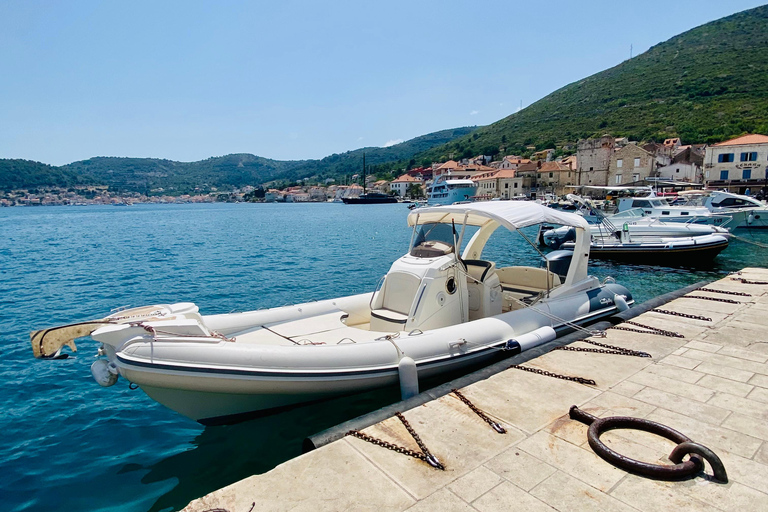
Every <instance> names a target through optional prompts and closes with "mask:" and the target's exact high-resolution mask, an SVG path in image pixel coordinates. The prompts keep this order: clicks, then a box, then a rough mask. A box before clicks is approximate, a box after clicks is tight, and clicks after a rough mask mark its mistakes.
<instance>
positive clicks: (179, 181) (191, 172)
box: [0, 126, 477, 194]
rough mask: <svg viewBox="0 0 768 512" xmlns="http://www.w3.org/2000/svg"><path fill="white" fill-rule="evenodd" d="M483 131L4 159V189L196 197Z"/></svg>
mask: <svg viewBox="0 0 768 512" xmlns="http://www.w3.org/2000/svg"><path fill="white" fill-rule="evenodd" d="M476 129H477V127H474V126H472V127H465V128H455V129H450V130H442V131H439V132H435V133H430V134H428V135H422V136H420V137H416V138H414V139H411V140H408V141H406V142H402V143H400V144H395V145H393V146H389V147H385V148H381V147H370V148H361V149H357V150H354V151H349V152H346V153H342V154H334V155H331V156H328V157H325V158H323V159H322V160H293V161H280V160H270V159H268V158H262V157H258V156H255V155H250V154H236V155H226V156H220V157H213V158H208V159H207V160H202V161H199V162H175V161H172V160H162V159H156V158H118V157H95V158H90V159H88V160H82V161H79V162H74V163H71V164H68V165H64V166H61V167H54V166H51V165H46V164H43V163H40V162H33V161H29V160H12V159H0V190H1V191H10V190H18V189H30V188H45V187H62V188H68V187H73V186H77V185H109V187H110V189H111V190H114V191H132V192H142V193H147V192H149V191H151V190H157V189H160V188H162V189H163V191H164V192H166V193H171V194H174V193H191V192H194V191H195V190H200V191H208V190H209V189H210V188H211V187H216V188H218V189H219V190H222V189H226V188H231V187H241V186H244V185H259V184H263V183H267V182H270V181H273V180H282V181H292V180H296V179H300V178H305V177H317V179H318V180H323V179H325V178H335V179H339V178H340V177H342V176H344V175H348V174H354V173H359V172H360V171H361V165H362V158H363V153H365V155H366V162H367V163H369V164H372V165H374V166H375V165H376V164H385V163H387V162H395V161H406V162H407V161H408V160H410V159H411V158H412V157H413V156H414V155H415V154H416V153H420V152H423V151H425V150H427V149H429V148H432V147H434V146H439V145H442V144H445V143H446V142H448V141H451V140H453V139H455V138H457V137H461V136H463V135H466V134H469V133H471V132H472V131H474V130H476Z"/></svg>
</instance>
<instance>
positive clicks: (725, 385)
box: [185, 268, 768, 512]
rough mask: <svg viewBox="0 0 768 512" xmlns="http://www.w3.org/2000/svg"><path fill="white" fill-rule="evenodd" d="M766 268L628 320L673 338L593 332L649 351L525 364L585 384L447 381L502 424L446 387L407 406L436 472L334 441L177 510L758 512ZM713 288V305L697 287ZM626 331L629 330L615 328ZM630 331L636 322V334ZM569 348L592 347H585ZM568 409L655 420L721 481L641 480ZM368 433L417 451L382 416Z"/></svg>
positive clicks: (660, 455) (767, 374)
mask: <svg viewBox="0 0 768 512" xmlns="http://www.w3.org/2000/svg"><path fill="white" fill-rule="evenodd" d="M736 278H738V279H742V278H743V279H746V280H748V281H752V282H753V283H754V282H763V283H765V282H768V270H766V269H752V268H750V269H745V270H743V271H742V273H741V275H738V276H728V277H725V278H723V279H721V280H719V281H716V282H714V283H711V284H709V285H708V286H707V287H708V288H712V289H717V290H726V291H733V292H742V293H748V294H750V295H749V296H739V295H728V294H721V293H715V292H705V291H696V292H692V293H688V294H687V295H685V296H683V297H681V298H678V299H675V300H673V301H671V302H669V303H667V304H665V305H664V306H662V309H664V310H671V311H676V312H680V313H685V314H691V315H701V316H706V317H709V318H711V321H706V320H699V319H691V318H684V317H679V316H669V315H667V314H662V313H658V312H646V313H643V314H642V315H640V316H638V317H636V318H635V319H633V322H636V323H640V324H644V325H650V326H653V327H655V328H658V329H663V330H667V331H675V332H678V333H680V334H682V335H683V336H684V338H675V337H667V336H661V335H655V334H647V333H639V332H635V331H628V330H618V329H610V330H608V332H607V337H606V338H600V339H599V340H598V341H600V342H602V343H608V344H611V345H616V346H620V347H624V348H628V349H633V350H643V351H646V352H649V353H650V354H651V355H652V358H651V359H648V358H640V357H630V356H625V355H615V354H604V353H592V352H573V351H563V350H555V351H551V352H548V353H546V354H544V355H541V356H539V357H536V358H535V359H531V360H529V361H527V362H526V363H525V366H529V367H533V368H538V369H542V370H546V371H549V372H553V373H558V374H566V375H572V376H581V377H584V378H588V379H594V380H595V381H596V385H594V386H593V385H584V384H579V383H576V382H571V381H565V380H560V379H555V378H552V377H548V376H545V375H540V374H535V373H529V372H525V371H520V370H517V369H508V370H505V371H502V372H501V373H497V374H495V375H493V376H491V377H489V378H487V379H485V380H480V381H478V382H476V383H474V384H471V385H469V386H466V387H464V388H462V389H461V390H460V391H461V392H462V393H463V394H464V395H465V396H466V397H467V398H469V399H470V400H471V401H472V402H473V403H474V404H475V405H476V406H477V407H479V408H480V409H482V410H483V411H485V413H486V414H488V415H489V416H491V417H492V418H493V419H495V420H496V421H499V422H500V423H501V424H502V425H504V426H505V428H506V429H507V433H506V434H504V435H500V434H497V433H496V432H494V431H493V430H492V429H491V428H490V427H489V426H488V425H487V424H486V423H484V422H483V421H482V420H481V419H480V418H479V417H478V416H477V415H475V414H474V413H473V412H472V411H471V410H470V409H469V408H468V407H467V406H466V405H465V404H464V403H462V402H461V401H460V400H459V399H458V398H457V397H456V396H455V395H453V394H448V395H444V396H442V397H440V398H438V399H435V400H432V401H430V402H427V403H426V404H424V405H421V406H418V407H416V408H413V409H410V410H406V409H401V410H402V411H403V413H404V416H405V417H406V418H407V420H408V421H409V422H410V424H411V425H412V426H413V428H414V429H415V431H416V432H417V433H418V434H419V435H420V436H421V439H422V440H423V441H424V443H425V444H426V446H427V447H428V448H429V449H430V451H431V452H432V453H433V454H434V455H435V456H437V457H438V458H439V459H440V461H441V462H442V463H444V464H445V466H446V470H445V471H440V470H437V469H433V468H432V467H430V466H429V465H427V464H426V463H424V462H422V461H421V460H417V459H415V458H412V457H408V456H406V455H402V454H399V453H396V452H393V451H390V450H387V449H385V448H382V447H380V446H376V445H373V444H370V443H368V442H365V441H363V440H361V439H358V438H354V437H344V438H342V439H340V440H338V441H335V442H332V443H330V444H327V445H325V446H323V447H321V448H319V449H317V450H314V451H311V452H309V453H306V454H304V455H302V456H300V457H297V458H295V459H293V460H290V461H288V462H286V463H284V464H282V465H280V466H278V467H276V468H275V469H273V470H272V471H269V472H268V473H266V474H263V475H256V476H252V477H249V478H247V479H245V480H242V481H240V482H237V483H234V484H232V485H230V486H228V487H225V488H223V489H220V490H218V491H215V492H213V493H211V494H209V495H207V496H204V497H202V498H200V499H197V500H195V501H193V502H192V503H190V504H189V505H188V506H187V507H186V508H185V510H186V511H189V512H192V511H204V510H211V509H226V510H228V511H230V512H239V511H247V510H249V509H251V508H252V504H253V503H255V504H256V507H255V509H256V510H297V509H301V510H376V511H379V512H381V511H389V510H392V511H400V510H413V511H420V510H424V511H427V510H455V511H472V510H478V511H486V510H487V511H492V510H493V511H495V510H528V511H552V510H560V511H564V510H601V511H614V510H615V511H633V510H635V511H643V510H664V509H674V510H680V511H693V510H695V511H730V510H738V511H752V510H754V511H758V510H759V511H762V510H768V337H766V336H765V333H766V331H767V330H768V285H766V284H753V283H752V284H751V283H743V282H741V281H737V280H735V279H736ZM702 296H706V297H711V298H715V299H726V300H727V301H734V302H735V303H732V302H721V301H711V300H706V299H700V298H696V297H702ZM621 326H623V327H627V328H630V329H641V328H640V327H637V326H633V325H626V324H622V325H621ZM641 330H642V329H641ZM572 346H576V347H585V348H595V347H594V346H593V345H589V344H586V343H584V342H576V343H574V344H572ZM572 405H578V406H579V407H580V408H581V409H583V410H585V411H587V412H589V413H591V414H593V415H595V416H598V417H606V416H616V415H620V416H633V417H638V418H646V419H649V420H653V421H656V422H660V423H663V424H665V425H668V426H670V427H672V428H674V429H676V430H678V431H680V432H682V433H683V434H685V435H687V436H689V437H690V438H692V439H693V440H694V441H695V442H698V443H701V444H703V445H705V446H708V447H709V448H711V449H712V450H714V451H715V453H716V454H717V455H718V456H719V457H720V458H721V459H722V461H723V463H724V465H725V468H726V470H727V472H728V477H729V482H728V483H727V484H721V483H717V482H715V481H714V480H713V479H712V478H711V475H712V470H711V468H710V467H709V465H708V464H707V466H706V475H701V474H700V475H699V476H697V477H696V478H694V479H690V480H685V481H681V482H664V481H657V480H651V479H647V478H643V477H639V476H635V475H632V474H628V473H627V472H625V471H623V470H621V469H618V468H616V467H614V466H612V465H611V464H609V463H607V462H605V461H604V460H603V459H601V458H599V457H598V456H597V455H595V453H594V452H593V451H592V450H591V448H590V446H589V444H588V442H587V427H586V426H585V425H584V424H582V423H579V422H578V421H575V420H571V419H569V416H568V411H569V408H570V407H571V406H572ZM364 432H365V433H366V434H369V435H371V436H374V437H377V438H380V439H383V440H385V441H388V442H391V443H396V444H399V445H402V446H405V447H407V448H410V449H413V450H418V447H417V445H416V443H415V442H414V441H413V439H412V438H411V436H410V435H409V434H408V433H407V431H406V430H405V428H404V427H403V425H402V423H401V422H400V421H399V420H398V419H397V418H396V417H391V418H389V419H387V420H385V421H383V422H381V423H377V424H375V425H373V426H370V427H368V428H366V429H364ZM602 440H603V441H604V442H605V443H606V444H607V445H608V446H609V447H610V448H612V449H613V450H616V451H618V452H620V453H622V454H624V455H626V456H628V457H631V458H635V459H639V460H643V461H646V462H650V463H655V464H670V462H669V460H668V459H667V456H668V455H669V453H670V451H671V450H672V448H673V447H674V444H673V443H672V442H670V441H667V440H665V439H662V438H660V437H657V436H653V435H651V434H647V433H645V432H640V431H636V430H614V431H610V432H607V433H605V434H604V435H603V436H602Z"/></svg>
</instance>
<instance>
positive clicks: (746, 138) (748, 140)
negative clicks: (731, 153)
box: [715, 134, 768, 146]
mask: <svg viewBox="0 0 768 512" xmlns="http://www.w3.org/2000/svg"><path fill="white" fill-rule="evenodd" d="M766 143H768V136H765V135H759V134H750V135H742V136H741V137H736V138H735V139H731V140H726V141H725V142H720V143H718V144H715V146H741V145H744V144H766Z"/></svg>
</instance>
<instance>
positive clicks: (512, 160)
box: [499, 155, 531, 170]
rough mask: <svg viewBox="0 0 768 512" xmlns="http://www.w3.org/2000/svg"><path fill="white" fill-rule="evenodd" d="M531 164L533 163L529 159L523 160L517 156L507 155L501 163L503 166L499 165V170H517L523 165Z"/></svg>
mask: <svg viewBox="0 0 768 512" xmlns="http://www.w3.org/2000/svg"><path fill="white" fill-rule="evenodd" d="M529 163H531V161H530V160H529V159H527V158H523V157H520V156H515V155H507V156H505V157H504V159H503V160H502V161H501V164H499V169H504V170H507V169H511V170H517V168H518V167H520V166H521V165H523V164H529Z"/></svg>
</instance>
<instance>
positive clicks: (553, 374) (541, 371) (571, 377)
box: [510, 364, 597, 386]
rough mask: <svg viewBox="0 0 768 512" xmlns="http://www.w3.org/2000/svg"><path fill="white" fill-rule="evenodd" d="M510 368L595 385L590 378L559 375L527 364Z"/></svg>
mask: <svg viewBox="0 0 768 512" xmlns="http://www.w3.org/2000/svg"><path fill="white" fill-rule="evenodd" d="M510 368H514V369H515V370H523V371H526V372H531V373H536V374H538V375H544V376H545V377H552V378H554V379H562V380H569V381H571V382H578V383H579V384H586V385H588V386H597V382H595V381H594V380H592V379H585V378H584V377H574V376H571V375H560V374H559V373H552V372H548V371H546V370H541V369H539V368H531V367H529V366H523V365H519V364H513V365H512V366H510Z"/></svg>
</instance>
